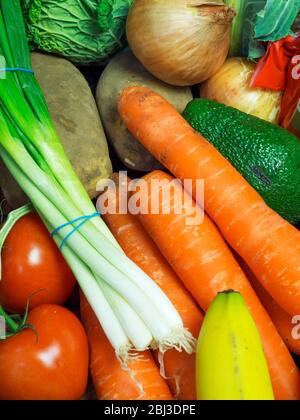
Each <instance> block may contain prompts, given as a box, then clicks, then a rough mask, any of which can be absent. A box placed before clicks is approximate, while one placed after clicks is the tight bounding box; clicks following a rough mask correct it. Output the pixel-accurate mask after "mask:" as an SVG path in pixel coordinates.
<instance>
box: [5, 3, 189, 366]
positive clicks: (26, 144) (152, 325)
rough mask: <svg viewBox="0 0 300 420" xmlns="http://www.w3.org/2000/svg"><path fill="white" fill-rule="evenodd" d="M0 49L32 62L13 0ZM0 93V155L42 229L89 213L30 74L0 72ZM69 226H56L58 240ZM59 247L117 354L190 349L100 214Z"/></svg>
mask: <svg viewBox="0 0 300 420" xmlns="http://www.w3.org/2000/svg"><path fill="white" fill-rule="evenodd" d="M0 54H1V55H2V56H3V57H4V58H5V60H6V65H7V67H10V68H11V67H14V68H15V67H19V68H25V69H31V63H30V56H29V49H28V45H27V41H26V36H25V30H24V23H23V19H22V13H21V9H20V4H19V0H1V2H0ZM0 76H1V75H0ZM0 100H1V101H0V156H1V157H2V159H3V161H4V163H5V164H6V166H7V167H8V169H9V170H10V172H11V173H12V175H13V176H14V177H15V179H16V181H17V182H18V183H19V184H20V186H21V188H22V189H23V190H24V192H25V193H26V195H27V196H28V197H29V198H30V200H31V202H32V204H33V206H34V207H35V209H36V210H37V211H38V213H39V214H40V215H41V217H42V219H43V221H44V222H45V224H46V226H47V228H48V229H49V231H53V230H55V229H56V228H57V227H58V226H61V225H63V224H66V223H70V222H72V221H73V220H75V219H77V218H78V217H81V216H84V215H89V214H93V213H95V207H94V205H93V203H92V202H91V201H90V199H89V197H88V194H87V192H86V191H85V190H84V188H83V186H82V184H81V183H80V181H79V179H78V177H77V175H76V174H75V172H74V170H73V168H72V166H71V164H70V162H69V160H68V158H67V157H66V155H65V152H64V150H63V147H62V145H61V142H60V140H59V138H58V135H57V133H56V131H55V128H54V125H53V122H52V120H51V117H50V114H49V112H48V108H47V105H46V102H45V98H44V96H43V93H42V91H41V89H40V87H39V85H38V83H37V81H36V79H35V77H34V75H33V74H31V73H28V72H7V73H6V74H5V77H0ZM74 227H76V226H75V224H74V223H73V224H71V225H68V226H66V227H65V228H64V229H63V230H59V231H58V232H57V234H56V235H55V238H54V239H55V241H56V242H57V244H58V245H61V243H62V241H63V240H64V238H65V237H66V235H68V234H69V233H71V232H72V231H73V229H74ZM62 253H63V255H64V257H65V259H66V261H67V262H68V264H69V265H70V267H71V269H72V270H73V272H74V274H75V276H76V278H77V280H78V282H79V285H80V286H81V288H82V290H83V292H84V293H85V295H86V297H87V299H88V301H89V302H90V304H91V306H92V308H93V309H94V311H95V313H96V315H97V317H98V319H99V322H100V324H101V325H102V327H103V330H104V331H105V333H106V335H107V337H108V339H109V340H110V342H111V344H112V346H113V347H114V349H115V351H116V354H117V356H118V357H119V358H121V359H122V360H123V361H124V360H125V361H126V360H127V358H128V354H129V352H130V350H131V349H136V350H145V349H146V348H148V347H149V346H151V347H154V348H156V347H157V348H159V349H160V351H162V352H164V351H166V350H167V349H169V348H177V349H179V350H182V349H184V350H186V351H188V352H192V351H193V350H194V348H193V347H194V346H193V344H194V342H193V338H192V336H191V334H190V333H189V332H188V331H187V330H185V328H184V326H183V323H182V320H181V318H180V316H179V314H178V313H177V311H176V309H175V308H174V307H173V305H172V304H171V302H170V301H169V299H168V298H167V297H166V295H165V294H164V293H163V292H162V290H161V289H160V288H159V287H158V286H157V285H156V284H155V283H154V282H153V281H152V280H151V279H150V278H149V277H148V276H147V275H146V274H145V273H144V272H143V271H142V270H141V269H139V268H138V267H137V266H136V265H135V264H134V263H133V262H132V261H131V260H129V259H128V258H127V257H126V256H125V254H124V253H123V251H122V250H121V248H120V247H119V245H118V244H117V242H116V240H115V239H114V237H113V236H112V234H111V233H110V231H109V229H108V228H107V226H106V225H105V223H104V222H103V220H102V219H101V218H100V217H98V218H93V219H91V220H90V221H88V222H87V223H86V224H84V225H83V226H82V227H81V228H80V229H79V230H77V231H76V232H74V233H73V234H72V235H71V236H70V237H69V238H68V241H67V242H66V243H65V246H64V247H63V248H62Z"/></svg>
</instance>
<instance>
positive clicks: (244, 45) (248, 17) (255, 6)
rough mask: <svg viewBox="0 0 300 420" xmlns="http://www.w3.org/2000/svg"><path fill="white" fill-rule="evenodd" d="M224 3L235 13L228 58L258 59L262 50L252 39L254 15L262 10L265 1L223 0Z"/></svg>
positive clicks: (253, 34)
mask: <svg viewBox="0 0 300 420" xmlns="http://www.w3.org/2000/svg"><path fill="white" fill-rule="evenodd" d="M224 2H225V4H226V5H227V6H229V7H232V8H233V9H234V10H235V12H236V16H235V18H234V20H233V22H232V30H231V42H230V51H229V54H230V56H231V57H239V56H243V57H248V56H254V58H257V57H260V56H261V55H262V54H263V51H264V50H263V48H262V47H261V46H259V45H258V44H257V42H256V41H255V39H254V36H255V29H254V26H255V18H256V14H257V13H258V12H260V11H261V10H262V9H263V7H264V6H265V4H266V0H224Z"/></svg>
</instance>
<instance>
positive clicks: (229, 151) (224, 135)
mask: <svg viewBox="0 0 300 420" xmlns="http://www.w3.org/2000/svg"><path fill="white" fill-rule="evenodd" d="M183 116H184V118H185V119H186V120H187V121H188V122H189V124H191V126H192V127H193V128H194V129H195V130H196V131H198V132H199V133H201V134H202V135H203V136H204V137H205V138H206V139H207V140H208V141H209V142H210V143H211V144H213V145H214V146H215V147H216V148H217V149H218V150H219V152H220V153H222V155H223V156H224V157H225V158H226V159H227V160H229V162H231V164H232V165H233V166H234V167H235V168H236V169H237V170H238V171H239V172H240V173H241V174H242V175H243V176H244V178H245V179H246V180H247V181H248V182H249V183H250V184H251V185H252V186H253V187H254V188H255V189H256V190H257V191H258V192H259V194H260V195H261V196H262V197H263V198H264V200H265V201H266V203H267V204H268V205H269V206H270V207H271V208H272V209H274V210H275V211H276V212H277V213H279V214H280V215H281V216H282V217H283V218H285V219H286V220H288V221H289V222H290V223H293V224H297V223H299V222H300V140H299V139H298V138H297V137H295V136H294V135H292V134H291V133H290V132H288V131H287V130H284V129H283V128H281V127H279V126H277V125H274V124H271V123H268V122H266V121H264V120H261V119H259V118H256V117H253V116H251V115H248V114H245V113H243V112H241V111H238V110H237V109H234V108H231V107H228V106H225V105H223V104H220V103H217V102H213V101H209V100H206V99H195V100H194V101H192V102H190V103H189V104H188V105H187V107H186V109H185V111H184V113H183Z"/></svg>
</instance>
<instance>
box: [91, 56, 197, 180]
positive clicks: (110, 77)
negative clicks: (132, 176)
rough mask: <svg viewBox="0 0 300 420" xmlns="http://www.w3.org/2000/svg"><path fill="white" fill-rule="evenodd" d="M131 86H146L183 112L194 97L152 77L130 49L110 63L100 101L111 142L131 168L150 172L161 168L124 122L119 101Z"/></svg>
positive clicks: (100, 87)
mask: <svg viewBox="0 0 300 420" xmlns="http://www.w3.org/2000/svg"><path fill="white" fill-rule="evenodd" d="M127 86H146V87H148V88H150V89H152V90H154V91H155V92H157V93H159V94H160V95H162V96H163V97H164V98H166V99H167V100H168V101H169V102H170V103H172V104H173V105H174V106H175V108H176V109H177V110H178V111H179V112H180V113H181V112H183V111H184V109H185V107H186V105H187V104H188V102H190V101H191V100H192V99H193V97H192V93H191V90H190V88H182V87H174V86H170V85H168V84H166V83H164V82H161V81H160V80H158V79H156V78H155V77H154V76H152V75H151V74H150V73H148V71H147V70H146V69H145V68H144V67H143V66H142V65H141V64H140V63H139V61H138V60H137V59H136V58H135V56H134V55H133V53H132V51H131V50H130V49H129V48H127V49H126V50H124V51H122V52H121V53H119V54H118V55H116V56H115V57H114V58H113V59H112V60H111V62H110V63H109V64H108V66H107V67H106V69H105V70H104V72H103V73H102V76H101V78H100V80H99V83H98V86H97V94H96V100H97V104H98V108H99V112H100V116H101V120H102V123H103V125H104V128H105V132H106V135H107V138H108V140H109V142H110V143H111V144H112V145H113V147H114V149H115V151H116V153H117V155H118V157H119V158H120V160H121V161H122V163H123V164H124V165H125V166H126V167H127V168H129V169H132V170H135V171H143V172H148V171H152V170H155V169H159V168H161V165H160V164H159V163H158V162H157V161H156V160H155V159H154V158H153V157H152V156H151V155H150V154H149V153H148V151H147V150H146V149H145V148H144V147H143V146H142V145H141V144H140V143H139V142H138V141H137V140H135V139H134V138H133V136H132V135H131V134H130V133H129V132H128V130H127V129H126V127H125V125H124V124H123V122H122V121H121V118H120V116H119V113H118V110H117V100H118V97H119V95H120V93H121V92H122V90H123V89H124V88H125V87H127Z"/></svg>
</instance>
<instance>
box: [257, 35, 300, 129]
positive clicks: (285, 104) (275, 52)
mask: <svg viewBox="0 0 300 420" xmlns="http://www.w3.org/2000/svg"><path fill="white" fill-rule="evenodd" d="M251 87H260V88H265V89H270V90H276V91H284V95H283V99H282V103H281V112H280V117H279V124H280V125H281V126H282V127H284V128H287V127H288V126H289V125H290V122H291V120H292V118H293V116H294V113H295V110H296V109H297V106H298V103H299V100H300V34H297V36H296V37H292V36H287V37H286V38H283V39H281V40H279V41H276V42H270V43H269V44H268V48H267V51H266V53H265V55H264V56H263V57H262V59H261V60H260V61H259V63H258V65H257V68H256V71H255V73H254V76H253V78H252V81H251Z"/></svg>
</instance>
